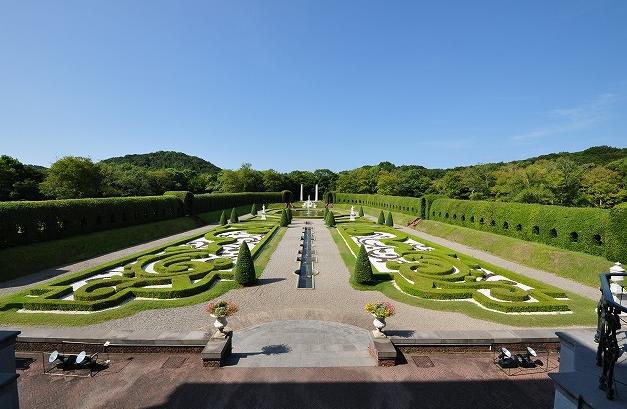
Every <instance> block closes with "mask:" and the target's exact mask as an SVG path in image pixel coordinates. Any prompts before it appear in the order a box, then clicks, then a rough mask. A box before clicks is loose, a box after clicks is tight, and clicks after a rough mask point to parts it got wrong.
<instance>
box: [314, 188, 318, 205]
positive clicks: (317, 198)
mask: <svg viewBox="0 0 627 409" xmlns="http://www.w3.org/2000/svg"><path fill="white" fill-rule="evenodd" d="M315 198H316V199H315V201H316V202H317V201H318V184H317V183H316V196H315Z"/></svg>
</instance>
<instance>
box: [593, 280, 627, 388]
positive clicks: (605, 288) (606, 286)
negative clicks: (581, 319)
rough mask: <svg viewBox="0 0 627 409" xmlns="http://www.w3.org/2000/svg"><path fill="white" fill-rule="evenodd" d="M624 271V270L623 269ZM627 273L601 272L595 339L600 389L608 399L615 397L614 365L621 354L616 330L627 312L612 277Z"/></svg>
mask: <svg viewBox="0 0 627 409" xmlns="http://www.w3.org/2000/svg"><path fill="white" fill-rule="evenodd" d="M623 271H624V270H623ZM626 276H627V273H625V272H622V273H614V272H610V273H601V274H600V275H599V277H600V280H601V299H600V300H599V304H598V305H597V314H598V323H597V333H596V335H595V337H594V340H595V341H596V342H598V343H599V347H598V349H597V365H598V366H601V367H602V368H603V371H602V373H601V377H600V378H599V389H601V390H604V391H606V394H607V398H608V399H614V367H615V366H616V361H617V360H618V357H619V354H620V347H619V345H618V340H617V338H616V332H617V331H618V330H619V329H620V327H621V323H620V321H621V320H620V313H621V312H624V313H627V305H621V304H620V303H618V302H616V300H615V299H614V294H612V288H611V284H612V278H614V279H615V278H616V277H626Z"/></svg>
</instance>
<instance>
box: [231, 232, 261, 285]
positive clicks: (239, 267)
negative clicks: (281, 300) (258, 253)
mask: <svg viewBox="0 0 627 409" xmlns="http://www.w3.org/2000/svg"><path fill="white" fill-rule="evenodd" d="M233 276H234V278H235V281H237V283H238V284H241V285H249V284H252V283H254V282H255V281H257V274H256V273H255V263H254V262H253V257H252V255H251V254H250V249H249V248H248V244H246V242H244V243H242V244H241V246H240V248H239V254H238V256H237V263H236V264H235V268H234V269H233Z"/></svg>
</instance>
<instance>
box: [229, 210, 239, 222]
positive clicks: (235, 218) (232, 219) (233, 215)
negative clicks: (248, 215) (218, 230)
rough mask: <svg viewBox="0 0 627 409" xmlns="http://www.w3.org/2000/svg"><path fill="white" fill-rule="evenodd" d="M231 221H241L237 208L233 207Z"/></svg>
mask: <svg viewBox="0 0 627 409" xmlns="http://www.w3.org/2000/svg"><path fill="white" fill-rule="evenodd" d="M229 223H231V224H235V223H239V215H238V214H237V208H235V207H234V208H233V209H231V217H229Z"/></svg>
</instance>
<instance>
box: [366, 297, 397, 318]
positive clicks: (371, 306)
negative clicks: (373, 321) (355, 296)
mask: <svg viewBox="0 0 627 409" xmlns="http://www.w3.org/2000/svg"><path fill="white" fill-rule="evenodd" d="M364 309H365V310H366V311H368V312H369V313H370V314H372V315H374V316H375V317H377V318H388V317H391V316H393V315H394V305H393V304H392V303H389V302H387V301H379V302H376V303H368V304H366V306H365V307H364Z"/></svg>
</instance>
